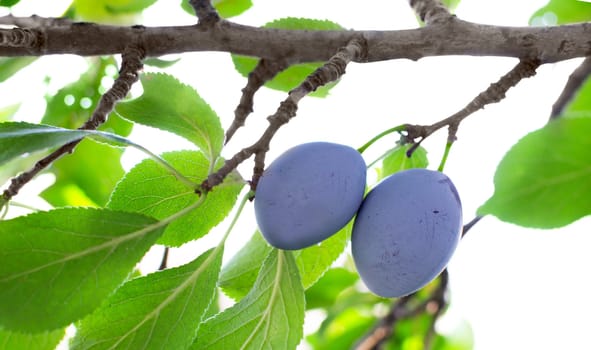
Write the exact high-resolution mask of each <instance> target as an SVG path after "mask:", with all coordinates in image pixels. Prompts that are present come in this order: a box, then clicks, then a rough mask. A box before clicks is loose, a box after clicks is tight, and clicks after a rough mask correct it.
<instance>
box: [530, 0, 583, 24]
mask: <svg viewBox="0 0 591 350" xmlns="http://www.w3.org/2000/svg"><path fill="white" fill-rule="evenodd" d="M589 20H591V2H588V1H582V0H550V1H549V2H548V4H546V6H544V7H542V8H541V9H539V10H537V11H536V12H535V13H534V14H533V15H532V16H531V18H530V19H529V24H530V25H559V24H566V23H575V22H587V21H589Z"/></svg>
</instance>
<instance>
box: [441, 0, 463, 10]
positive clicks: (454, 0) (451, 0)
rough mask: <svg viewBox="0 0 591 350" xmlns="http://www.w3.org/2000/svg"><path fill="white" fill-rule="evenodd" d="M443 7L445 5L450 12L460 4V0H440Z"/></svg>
mask: <svg viewBox="0 0 591 350" xmlns="http://www.w3.org/2000/svg"><path fill="white" fill-rule="evenodd" d="M441 2H442V3H443V4H444V5H445V7H447V8H448V9H449V10H450V11H451V12H454V11H455V9H456V8H457V7H458V5H459V4H460V0H442V1H441Z"/></svg>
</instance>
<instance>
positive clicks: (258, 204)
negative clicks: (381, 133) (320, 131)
mask: <svg viewBox="0 0 591 350" xmlns="http://www.w3.org/2000/svg"><path fill="white" fill-rule="evenodd" d="M365 177H366V167H365V162H364V160H363V158H362V157H361V155H360V154H359V152H357V151H356V150H355V149H354V148H351V147H349V146H345V145H340V144H335V143H329V142H311V143H305V144H301V145H298V146H295V147H293V148H291V149H289V150H287V151H286V152H285V153H283V154H282V155H281V156H279V157H278V158H277V159H276V160H275V161H273V162H272V163H271V164H270V165H269V167H268V168H267V169H266V170H265V171H264V172H263V174H262V176H261V178H260V179H259V182H258V185H257V189H256V193H255V199H254V209H255V216H256V221H257V224H258V227H259V229H260V231H261V233H262V234H263V237H265V239H266V240H267V242H268V243H269V244H270V245H272V246H274V247H276V248H279V249H284V250H297V249H302V248H305V247H308V246H311V245H314V244H316V243H319V242H321V241H323V240H325V239H326V238H328V237H330V236H331V235H332V234H334V233H336V232H337V231H339V230H340V229H341V228H342V227H344V226H345V225H346V224H347V223H348V222H349V221H350V220H351V219H352V218H353V216H354V215H355V213H356V212H357V209H359V206H360V205H361V201H362V200H363V194H364V192H365Z"/></svg>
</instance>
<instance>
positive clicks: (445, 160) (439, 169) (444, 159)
mask: <svg viewBox="0 0 591 350" xmlns="http://www.w3.org/2000/svg"><path fill="white" fill-rule="evenodd" d="M451 146H453V142H449V141H448V142H447V143H446V144H445V151H443V157H442V158H441V163H439V167H438V168H437V170H438V171H441V172H442V171H443V168H444V167H445V162H447V157H448V156H449V151H450V150H451Z"/></svg>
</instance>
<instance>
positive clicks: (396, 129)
mask: <svg viewBox="0 0 591 350" xmlns="http://www.w3.org/2000/svg"><path fill="white" fill-rule="evenodd" d="M406 128H407V125H406V124H402V125H398V126H395V127H393V128H390V129H388V130H385V131H382V132H381V133H379V134H377V135H376V136H374V137H373V138H372V139H371V140H369V141H367V142H366V143H365V144H364V145H363V146H361V147H359V148H358V149H357V152H359V153H363V152H365V150H366V149H367V148H368V147H369V146H371V145H373V144H374V143H375V142H376V141H378V140H379V139H381V138H382V137H384V136H386V135H389V134H391V133H393V132H403V131H405V130H406Z"/></svg>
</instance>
